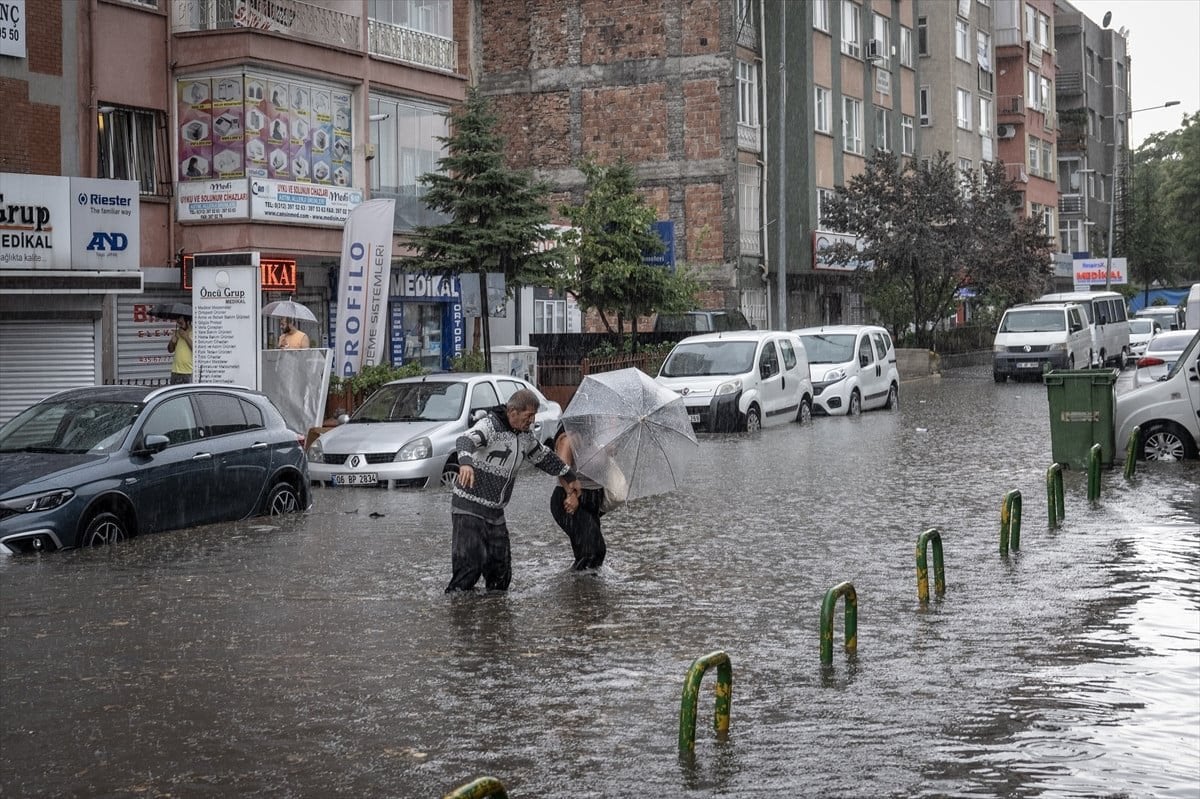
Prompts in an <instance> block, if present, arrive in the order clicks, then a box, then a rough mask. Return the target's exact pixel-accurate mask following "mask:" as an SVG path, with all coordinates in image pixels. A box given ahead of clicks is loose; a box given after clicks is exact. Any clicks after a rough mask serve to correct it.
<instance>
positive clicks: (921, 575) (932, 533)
mask: <svg viewBox="0 0 1200 799" xmlns="http://www.w3.org/2000/svg"><path fill="white" fill-rule="evenodd" d="M930 541H932V542H933V590H934V591H935V592H936V593H937V595H938V596H945V594H946V568H945V566H944V565H943V563H942V532H941V531H940V530H938V529H937V528H936V527H930V528H929V529H928V530H926V531H925V532H923V533H921V535H920V536H918V537H917V599H918V600H920V602H921V604H922V605H924V604H925V603H926V602H928V601H929V568H928V566H927V564H926V561H925V552H926V551H927V550H928V549H929V542H930Z"/></svg>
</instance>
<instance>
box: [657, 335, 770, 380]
mask: <svg viewBox="0 0 1200 799" xmlns="http://www.w3.org/2000/svg"><path fill="white" fill-rule="evenodd" d="M757 348H758V342H755V341H705V342H697V343H694V344H679V345H677V346H676V347H675V349H673V350H671V354H670V355H668V356H667V360H666V361H664V362H663V366H662V371H661V372H660V373H659V374H661V375H662V376H663V377H697V376H701V375H740V374H745V373H746V372H749V371H751V370H753V369H754V352H755V350H756V349H757Z"/></svg>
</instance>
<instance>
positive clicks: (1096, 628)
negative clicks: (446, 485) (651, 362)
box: [0, 370, 1200, 797]
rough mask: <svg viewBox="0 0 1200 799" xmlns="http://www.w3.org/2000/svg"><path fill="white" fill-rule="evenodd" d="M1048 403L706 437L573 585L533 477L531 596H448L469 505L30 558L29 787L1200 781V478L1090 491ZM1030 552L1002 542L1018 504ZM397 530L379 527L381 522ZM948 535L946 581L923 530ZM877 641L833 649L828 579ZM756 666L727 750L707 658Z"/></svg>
mask: <svg viewBox="0 0 1200 799" xmlns="http://www.w3.org/2000/svg"><path fill="white" fill-rule="evenodd" d="M1047 417H1048V413H1047V407H1046V399H1045V389H1044V388H1043V387H1042V386H1041V385H1038V384H1008V385H995V384H993V383H992V381H991V378H990V374H988V373H987V372H986V371H975V370H966V371H961V372H955V373H952V376H950V377H947V378H944V379H941V380H931V381H927V382H923V383H917V384H910V385H907V386H906V387H905V391H904V392H902V404H901V409H900V411H899V412H897V413H886V412H879V413H869V414H867V415H865V416H864V417H863V418H862V419H859V420H847V419H823V418H822V419H818V420H816V422H815V424H814V425H813V426H811V427H807V428H799V427H790V428H785V429H783V430H778V429H777V430H774V431H770V432H768V433H766V434H764V435H761V436H758V437H755V438H747V437H744V436H730V437H717V438H708V439H705V440H703V441H702V446H701V450H700V455H699V458H698V460H697V463H696V466H695V468H694V469H693V472H692V474H693V477H694V480H693V483H692V485H691V486H690V487H689V488H688V489H687V490H685V491H681V492H678V493H676V494H673V495H669V496H665V497H659V498H656V499H650V500H643V501H640V502H638V503H635V504H633V505H631V506H629V507H626V508H623V509H621V510H620V511H618V512H617V513H614V514H612V515H611V516H609V517H608V518H607V524H606V537H607V539H608V544H609V556H608V561H607V563H606V565H605V567H604V568H603V569H602V570H600V571H599V572H598V573H596V574H585V575H579V574H574V573H571V572H569V571H567V568H568V566H569V564H570V558H571V553H570V547H569V545H568V543H567V540H566V537H565V536H564V535H562V533H561V532H559V531H558V529H557V527H555V526H554V523H553V521H552V520H551V518H550V515H549V513H548V511H547V506H546V502H547V498H548V496H549V493H550V490H551V487H552V485H553V482H552V480H551V479H550V478H548V477H546V476H544V475H541V474H540V473H536V472H531V473H529V474H528V475H526V476H525V477H524V478H523V483H522V484H521V485H520V486H519V488H518V491H517V495H516V497H515V498H514V500H513V503H512V506H511V507H510V512H509V520H510V527H511V528H512V529H513V531H514V542H513V547H514V552H513V555H514V580H513V587H512V590H511V591H510V592H509V593H508V594H507V595H504V596H483V595H480V596H465V597H461V596H460V597H446V596H445V595H443V594H442V589H443V587H444V585H445V583H446V581H447V579H448V578H449V528H450V522H449V507H448V498H447V497H446V495H444V494H439V493H435V492H423V493H405V492H387V491H374V490H366V489H344V490H336V491H335V490H329V489H325V490H320V491H318V492H317V494H316V505H315V507H314V509H313V511H312V512H311V513H310V514H308V515H307V516H305V517H302V518H296V519H290V520H286V521H285V522H283V523H281V524H273V523H270V522H267V521H265V520H259V521H258V522H255V523H246V524H241V525H235V526H224V527H211V528H204V529H198V530H191V531H184V532H176V533H167V534H164V535H159V536H150V537H146V538H142V539H138V540H134V541H132V542H129V543H128V544H126V545H123V546H118V547H115V548H111V549H107V550H96V551H80V552H68V553H58V554H54V555H50V556H44V557H31V558H4V559H0V663H2V665H3V671H2V674H0V691H2V693H0V751H2V753H3V757H0V789H2V790H0V792H2V793H3V795H4V796H6V797H23V796H80V797H83V796H87V797H94V796H148V797H149V796H166V795H170V796H174V797H204V796H213V797H226V796H245V795H258V796H271V797H334V796H344V797H364V796H372V797H374V796H394V797H427V796H441V795H442V794H444V793H446V792H447V791H449V790H451V789H453V788H454V787H456V786H459V785H462V784H464V783H466V782H469V781H470V780H472V779H474V778H475V777H478V776H480V775H484V774H489V775H492V776H495V777H497V778H499V779H500V780H501V781H502V782H503V783H504V784H505V786H506V787H507V788H508V791H509V794H510V796H513V797H533V796H538V797H549V796H571V795H599V796H614V797H618V796H619V797H626V796H629V797H633V796H646V795H655V794H657V795H664V796H674V795H681V794H684V793H690V794H692V795H697V796H753V795H764V794H770V793H777V794H787V795H794V796H812V797H824V796H938V795H952V796H996V797H1000V796H1037V797H1050V796H1069V797H1083V796H1096V795H1124V796H1137V797H1141V796H1147V797H1149V796H1154V797H1195V796H1197V795H1200V788H1198V787H1197V786H1198V785H1200V469H1198V468H1197V465H1196V464H1194V463H1192V464H1156V465H1151V466H1147V467H1143V468H1142V469H1141V470H1140V471H1139V475H1138V477H1137V478H1136V480H1135V481H1134V482H1133V483H1126V482H1125V481H1124V480H1123V479H1122V477H1121V475H1120V473H1119V471H1115V472H1111V473H1106V474H1105V476H1104V496H1103V497H1102V500H1101V503H1100V504H1099V505H1098V506H1096V507H1094V508H1093V507H1089V505H1088V503H1087V501H1086V476H1084V475H1078V474H1068V476H1067V481H1066V482H1067V516H1066V522H1065V524H1064V525H1063V526H1062V528H1060V529H1058V530H1054V531H1050V530H1048V529H1047V525H1046V512H1045V482H1044V481H1045V470H1046V467H1047V466H1048V465H1049V462H1050V443H1049V423H1048V418H1047ZM1012 488H1018V489H1020V490H1021V491H1022V492H1023V495H1024V523H1023V527H1022V535H1021V550H1020V551H1019V552H1014V553H1012V554H1010V556H1009V557H1007V558H1002V557H1001V556H1000V555H999V551H998V543H999V510H1000V501H1001V497H1002V496H1003V494H1004V492H1005V491H1007V490H1009V489H1012ZM372 514H374V516H373V515H372ZM933 526H936V527H939V528H941V530H942V537H943V542H944V545H945V561H946V577H947V582H948V584H949V588H948V592H947V595H946V597H945V598H944V599H943V600H941V601H935V602H934V603H932V604H931V605H930V606H929V607H928V608H921V607H920V606H919V604H918V602H917V596H916V581H915V576H914V560H913V548H914V543H915V541H916V538H917V535H918V534H919V533H920V532H921V531H922V530H924V529H926V528H928V527H933ZM844 580H850V581H852V582H853V583H854V585H855V587H856V590H857V593H858V598H859V615H858V647H859V648H858V657H857V659H856V661H854V662H848V661H847V659H846V657H845V655H844V654H843V653H842V652H841V641H842V630H841V618H842V613H841V607H840V605H839V608H838V612H837V614H836V619H837V627H836V632H835V645H836V647H835V657H834V666H833V668H832V669H829V670H823V669H822V668H821V666H820V663H819V657H818V655H819V638H818V627H819V613H820V606H821V600H822V597H823V595H824V592H825V591H826V589H828V588H830V587H832V586H833V585H835V584H837V583H840V582H842V581H844ZM714 650H724V651H726V652H728V653H729V656H730V658H731V660H732V662H733V671H734V689H733V703H732V725H731V730H730V736H729V739H728V740H727V741H724V742H719V741H717V740H715V738H714V735H713V732H712V729H711V717H712V709H713V704H712V693H711V685H712V682H713V679H714V678H713V677H712V676H709V677H707V678H706V680H705V685H704V689H703V692H702V704H701V706H700V710H699V714H698V715H699V719H700V723H699V724H698V727H697V735H696V754H695V757H694V759H681V758H680V757H679V755H678V750H677V743H676V740H677V734H678V723H679V708H680V695H681V692H682V687H683V680H684V676H685V674H686V672H687V669H688V666H689V665H690V664H691V662H692V661H693V660H694V659H695V658H697V657H699V656H701V655H704V654H706V653H709V652H712V651H714Z"/></svg>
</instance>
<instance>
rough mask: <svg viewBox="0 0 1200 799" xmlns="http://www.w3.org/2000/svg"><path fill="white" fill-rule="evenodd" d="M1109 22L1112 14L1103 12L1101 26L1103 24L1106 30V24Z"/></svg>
mask: <svg viewBox="0 0 1200 799" xmlns="http://www.w3.org/2000/svg"><path fill="white" fill-rule="evenodd" d="M1110 22H1112V12H1111V11H1105V12H1104V23H1103V24H1104V27H1106V28H1107V27H1108V23H1110Z"/></svg>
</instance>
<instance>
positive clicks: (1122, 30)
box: [1117, 25, 1129, 39]
mask: <svg viewBox="0 0 1200 799" xmlns="http://www.w3.org/2000/svg"><path fill="white" fill-rule="evenodd" d="M1117 33H1119V34H1120V35H1121V38H1122V39H1125V38H1127V37H1128V36H1129V28H1126V27H1125V26H1124V25H1122V26H1121V27H1120V29H1119V30H1117Z"/></svg>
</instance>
